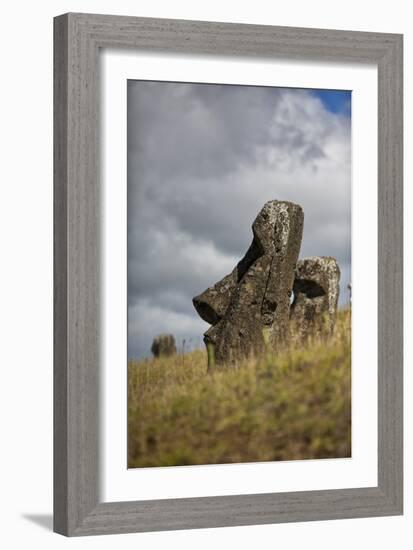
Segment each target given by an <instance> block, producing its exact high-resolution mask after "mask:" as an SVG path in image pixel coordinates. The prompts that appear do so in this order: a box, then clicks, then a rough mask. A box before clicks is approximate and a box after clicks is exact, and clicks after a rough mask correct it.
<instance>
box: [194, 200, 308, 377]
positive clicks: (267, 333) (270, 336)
mask: <svg viewBox="0 0 413 550" xmlns="http://www.w3.org/2000/svg"><path fill="white" fill-rule="evenodd" d="M303 221H304V214H303V211H302V209H301V207H300V206H298V205H297V204H293V203H291V202H282V201H270V202H267V203H266V204H265V205H264V207H263V208H262V209H261V211H260V212H259V214H258V216H257V217H256V219H255V221H254V223H253V224H252V231H253V235H254V238H253V241H252V243H251V246H250V247H249V249H248V251H247V253H246V254H245V256H244V258H243V259H242V260H241V261H240V262H239V263H238V264H237V266H236V267H235V268H234V270H233V271H232V273H230V274H229V275H227V276H226V277H224V278H223V279H222V280H221V281H219V282H218V283H216V284H215V285H214V286H213V287H210V288H208V289H207V290H205V291H204V292H203V293H202V294H200V295H199V296H196V297H195V298H194V299H193V303H194V306H195V309H196V310H197V312H198V314H199V315H200V316H201V317H202V319H204V321H206V322H208V323H210V324H211V325H212V327H211V328H210V329H209V330H207V332H206V333H205V334H204V342H205V344H206V346H207V350H208V365H209V368H212V367H213V366H215V365H216V366H221V365H230V364H233V363H236V362H237V361H239V360H242V359H245V358H248V357H250V356H253V355H258V354H260V353H262V352H263V351H264V350H265V349H271V350H275V349H276V348H277V346H278V345H279V344H280V343H281V342H283V341H284V339H285V338H286V336H287V334H288V321H289V309H290V296H291V292H292V287H293V282H294V269H295V265H296V262H297V258H298V254H299V251H300V246H301V238H302V232H303Z"/></svg>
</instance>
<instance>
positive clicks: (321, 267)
mask: <svg viewBox="0 0 413 550" xmlns="http://www.w3.org/2000/svg"><path fill="white" fill-rule="evenodd" d="M339 282H340V269H339V267H338V264H337V261H336V260H335V259H334V258H331V257H329V256H314V257H311V258H305V259H303V260H300V261H299V262H298V263H297V267H296V270H295V280H294V287H293V290H294V301H293V303H292V305H291V313H290V319H291V322H292V323H293V331H294V333H295V334H296V335H297V336H298V338H300V339H305V338H307V337H308V336H310V335H312V336H316V335H321V334H325V335H329V334H331V333H332V331H333V329H334V324H335V319H336V313H337V302H338V295H339V292H340V285H339Z"/></svg>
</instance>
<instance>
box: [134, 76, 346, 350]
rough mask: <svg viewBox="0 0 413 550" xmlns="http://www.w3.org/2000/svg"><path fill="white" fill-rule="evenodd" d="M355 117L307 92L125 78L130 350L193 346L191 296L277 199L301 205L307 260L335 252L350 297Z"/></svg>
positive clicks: (198, 328)
mask: <svg viewBox="0 0 413 550" xmlns="http://www.w3.org/2000/svg"><path fill="white" fill-rule="evenodd" d="M350 141H351V128H350V119H349V118H347V117H345V116H343V115H340V114H334V113H332V112H329V111H328V110H326V109H325V107H324V106H323V104H322V102H321V100H320V99H319V98H317V97H316V96H314V95H313V94H311V93H310V92H308V91H306V90H294V89H286V88H265V87H251V86H248V87H247V86H228V85H227V86H225V85H208V84H186V83H185V84H179V83H163V82H144V81H129V82H128V355H129V357H141V356H146V355H150V346H151V342H152V339H153V337H154V336H156V334H158V333H160V332H171V333H173V334H174V335H175V337H176V339H177V343H178V347H179V346H180V345H182V341H183V340H184V339H185V341H186V345H187V346H193V345H198V344H200V342H201V338H202V333H203V332H204V330H205V329H206V328H207V325H206V324H205V323H204V322H203V321H202V320H201V319H200V318H199V317H198V315H197V314H196V312H195V310H194V309H193V306H192V297H193V296H194V295H196V294H198V293H199V292H200V291H202V290H204V288H206V287H207V286H210V285H211V284H213V283H214V282H216V280H217V279H219V278H221V277H222V276H224V275H226V274H227V273H228V272H229V271H231V270H232V268H233V266H234V264H235V263H236V262H237V261H238V259H239V258H240V257H242V256H243V254H244V253H245V251H246V249H247V247H248V245H249V244H250V241H251V239H252V233H251V224H252V222H253V220H254V218H255V216H256V214H257V213H258V211H259V210H260V208H261V207H262V205H263V204H264V203H265V202H266V201H268V200H271V199H279V200H290V201H293V202H297V203H299V204H300V205H301V206H302V207H303V209H304V212H305V222H304V238H303V244H302V247H301V254H300V256H301V257H304V256H310V255H324V256H326V255H331V256H335V257H336V258H337V260H338V262H339V264H340V268H341V271H342V281H341V289H342V291H341V296H340V302H341V303H345V302H346V301H347V300H348V294H347V290H346V287H347V284H348V282H349V281H350V266H351V170H350V158H351V148H350Z"/></svg>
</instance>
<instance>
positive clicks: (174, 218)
mask: <svg viewBox="0 0 413 550" xmlns="http://www.w3.org/2000/svg"><path fill="white" fill-rule="evenodd" d="M54 33H55V34H54V39H55V59H54V67H55V68H54V71H55V73H54V75H55V118H54V120H55V141H54V164H55V171H54V188H55V220H54V235H55V239H54V242H55V272H54V275H55V312H54V318H55V340H54V350H55V352H54V353H55V355H54V411H55V412H54V518H55V519H54V529H55V531H56V532H58V533H61V534H64V535H67V536H80V535H92V534H109V533H124V532H142V531H156V530H172V529H190V528H202V527H221V526H235V525H254V524H265V523H280V522H293V521H309V520H322V519H340V518H352V517H368V516H386V515H398V514H402V510H403V444H402V442H403V438H402V428H403V425H402V395H403V392H402V244H403V243H402V149H403V148H402V36H401V35H395V34H382V33H364V32H353V31H334V30H320V29H299V28H286V27H271V26H257V25H241V24H229V23H225V24H224V23H209V22H199V21H183V20H166V19H164V20H163V19H148V18H135V17H119V16H109V15H89V14H65V15H62V16H59V17H57V18H55V21H54Z"/></svg>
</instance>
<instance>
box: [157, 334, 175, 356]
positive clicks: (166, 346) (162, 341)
mask: <svg viewBox="0 0 413 550" xmlns="http://www.w3.org/2000/svg"><path fill="white" fill-rule="evenodd" d="M151 352H152V353H153V355H154V357H170V356H171V355H175V353H176V345H175V338H174V337H173V335H172V334H159V335H158V336H157V337H156V338H154V340H153V342H152V347H151Z"/></svg>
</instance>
